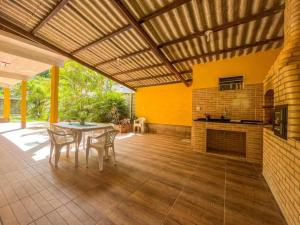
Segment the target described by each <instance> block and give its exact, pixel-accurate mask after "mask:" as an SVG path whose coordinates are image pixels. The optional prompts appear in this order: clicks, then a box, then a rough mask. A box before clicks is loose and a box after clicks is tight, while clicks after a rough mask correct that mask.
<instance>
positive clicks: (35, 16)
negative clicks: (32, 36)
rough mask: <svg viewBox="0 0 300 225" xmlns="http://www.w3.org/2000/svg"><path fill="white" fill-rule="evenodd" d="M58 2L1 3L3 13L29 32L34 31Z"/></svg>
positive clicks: (0, 9)
mask: <svg viewBox="0 0 300 225" xmlns="http://www.w3.org/2000/svg"><path fill="white" fill-rule="evenodd" d="M57 2H58V0H48V1H32V0H31V1H27V0H18V1H11V0H9V1H8V0H7V1H1V4H0V11H1V13H3V14H5V15H7V16H9V17H10V18H11V19H12V20H14V22H15V23H16V24H17V25H20V26H21V27H22V28H24V29H25V30H27V31H30V30H32V29H33V28H34V27H35V26H36V25H37V24H38V23H39V22H40V21H41V20H42V19H43V18H44V17H45V16H46V15H47V14H48V13H49V12H50V10H51V9H52V8H53V7H54V6H55V5H56V4H57Z"/></svg>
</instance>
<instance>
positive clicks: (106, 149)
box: [105, 147, 108, 160]
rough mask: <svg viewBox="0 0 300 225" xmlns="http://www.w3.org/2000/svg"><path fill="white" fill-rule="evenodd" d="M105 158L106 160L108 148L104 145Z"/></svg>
mask: <svg viewBox="0 0 300 225" xmlns="http://www.w3.org/2000/svg"><path fill="white" fill-rule="evenodd" d="M105 160H108V148H107V147H105Z"/></svg>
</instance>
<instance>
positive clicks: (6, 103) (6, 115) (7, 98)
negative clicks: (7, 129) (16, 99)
mask: <svg viewBox="0 0 300 225" xmlns="http://www.w3.org/2000/svg"><path fill="white" fill-rule="evenodd" d="M3 96H4V104H3V105H4V107H3V119H4V121H5V122H9V118H10V90H9V88H7V87H5V88H4V89H3Z"/></svg>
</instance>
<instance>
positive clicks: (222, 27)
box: [158, 5, 284, 48]
mask: <svg viewBox="0 0 300 225" xmlns="http://www.w3.org/2000/svg"><path fill="white" fill-rule="evenodd" d="M283 9H284V5H279V6H276V7H274V8H271V9H268V10H265V11H263V12H261V13H258V14H256V15H251V16H249V17H246V18H242V19H238V20H235V21H232V22H229V23H226V24H223V25H220V26H217V27H215V28H211V29H207V30H204V31H198V32H195V33H193V34H190V35H186V36H184V37H181V38H178V39H175V40H171V41H168V42H165V43H162V44H159V45H158V48H163V47H166V46H169V45H173V44H177V43H180V42H184V41H187V40H191V39H194V38H199V37H201V36H204V35H205V32H207V31H209V30H211V31H212V32H218V31H221V30H226V29H228V28H231V27H236V26H239V25H242V24H246V23H249V22H251V21H255V20H259V19H263V18H264V17H268V16H271V15H274V14H276V13H279V12H281V11H282V10H283Z"/></svg>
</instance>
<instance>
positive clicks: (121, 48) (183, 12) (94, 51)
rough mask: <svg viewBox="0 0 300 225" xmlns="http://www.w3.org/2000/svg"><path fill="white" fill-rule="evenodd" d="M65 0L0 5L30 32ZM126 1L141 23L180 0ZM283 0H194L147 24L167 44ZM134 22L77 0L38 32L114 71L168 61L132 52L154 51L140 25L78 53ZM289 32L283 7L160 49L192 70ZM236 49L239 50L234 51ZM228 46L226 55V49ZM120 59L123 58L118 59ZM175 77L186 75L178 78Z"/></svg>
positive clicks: (102, 5)
mask: <svg viewBox="0 0 300 225" xmlns="http://www.w3.org/2000/svg"><path fill="white" fill-rule="evenodd" d="M58 2H59V1H58V0H45V1H35V0H28V1H26V0H19V1H15V0H6V1H2V2H1V5H0V7H1V8H0V9H1V13H2V15H4V17H5V18H7V19H8V20H9V21H11V22H13V23H15V24H16V25H18V26H20V27H22V28H23V29H25V30H27V31H29V32H31V31H32V29H34V27H35V26H36V25H37V24H39V23H40V22H41V21H42V20H43V18H45V17H46V16H47V15H48V14H49V12H50V11H52V10H53V9H54V7H55V6H56V5H57V4H58ZM122 2H123V3H125V5H126V7H127V8H128V9H129V11H130V12H131V13H132V14H133V16H134V17H135V18H136V19H137V20H139V19H141V18H144V17H145V16H148V15H151V14H152V13H154V12H157V11H158V10H160V9H162V8H163V7H165V6H168V5H169V4H172V3H174V1H173V0H151V1H144V0H122ZM177 3H178V2H177ZM283 3H284V1H283V0H253V1H248V0H222V1H220V0H201V1H200V0H191V1H187V3H184V4H181V5H180V6H179V7H177V8H175V9H174V8H173V9H172V10H169V11H167V12H164V13H163V14H160V15H157V16H156V17H154V18H152V19H150V20H149V21H147V22H145V23H143V24H142V25H141V26H142V27H143V28H144V29H145V30H146V32H147V33H148V35H149V36H150V38H152V39H153V40H154V42H156V43H157V44H158V45H160V46H161V45H163V44H164V43H166V42H168V41H174V40H177V39H179V38H182V37H187V36H188V35H190V34H194V33H195V32H201V31H206V30H207V29H208V28H209V29H211V28H215V27H217V26H222V25H224V24H227V23H228V22H232V21H238V20H239V19H241V18H248V17H249V16H253V15H259V14H260V13H261V12H264V11H265V10H268V9H273V8H274V7H275V6H279V5H280V4H283ZM128 24H129V22H128V21H126V20H125V18H124V17H123V14H122V13H121V12H120V11H119V9H118V8H117V7H115V5H114V3H113V2H112V1H110V0H101V1H95V0H85V1H82V0H70V1H69V2H68V3H67V4H66V5H64V7H63V8H62V9H60V11H59V12H58V13H57V14H56V15H54V16H53V17H52V18H51V19H50V20H49V21H48V23H46V24H44V25H43V27H42V28H41V29H40V30H39V31H38V33H37V34H36V35H37V36H39V37H41V38H42V39H44V40H45V41H47V42H49V43H51V44H53V45H55V46H57V47H58V48H60V49H62V50H63V51H66V52H68V53H72V52H74V51H75V56H76V57H78V58H80V59H81V60H82V61H84V62H86V63H88V64H89V65H94V66H95V65H98V69H100V70H102V71H104V72H106V73H107V74H111V75H113V74H118V73H120V72H121V71H123V72H126V71H128V70H133V69H137V68H143V67H146V68H148V67H149V66H151V65H157V64H161V63H162V61H161V60H160V57H158V56H157V54H156V53H155V52H153V51H148V52H144V53H140V54H133V53H136V52H139V51H141V50H144V49H148V48H150V46H148V44H147V43H146V42H145V40H144V38H143V37H142V36H140V34H139V33H138V32H137V31H136V30H135V29H134V28H131V29H129V30H127V31H123V32H121V33H118V35H115V36H113V37H111V38H110V39H107V40H105V41H103V42H101V43H99V44H97V45H96V46H93V47H90V48H87V49H85V50H82V51H78V52H76V50H78V49H81V48H83V47H86V46H88V45H89V44H91V43H93V42H95V41H96V40H99V38H101V37H104V36H106V35H107V34H111V33H113V32H115V31H117V30H119V29H120V28H124V27H125V26H128ZM124 30H125V29H124ZM283 35H284V33H283V12H280V13H277V14H274V15H270V16H268V17H264V18H263V19H258V20H253V21H249V22H247V23H245V22H244V23H242V24H239V25H236V26H232V27H229V28H227V29H223V30H219V31H218V32H215V33H212V34H210V35H209V36H205V35H203V36H201V37H199V36H198V37H194V38H193V39H188V40H185V41H182V42H177V43H176V44H172V45H167V46H164V47H162V48H161V51H162V52H163V54H164V55H165V56H166V58H167V59H168V60H169V61H173V62H174V66H175V68H176V69H177V70H178V72H183V71H189V70H191V69H192V66H193V64H195V63H206V62H209V61H215V60H220V59H223V58H230V57H234V56H239V55H244V54H249V53H251V52H257V51H264V50H266V49H269V48H275V47H278V46H280V44H281V43H282V41H280V40H279V41H277V42H274V43H267V44H265V45H261V46H260V45H258V46H256V45H253V44H255V43H258V44H259V43H260V42H261V41H263V40H267V39H272V38H275V37H282V36H283ZM245 45H248V46H249V47H248V48H247V49H244V50H243V49H238V47H243V46H245ZM230 49H231V51H232V50H234V51H232V52H227V51H228V50H230ZM222 50H225V51H226V52H223V53H222ZM126 56H128V57H126ZM129 56H130V57H129ZM118 58H119V59H121V60H117V59H118ZM104 62H106V63H104ZM162 68H163V69H162ZM170 73H171V72H170V71H169V69H167V68H166V67H165V66H164V67H160V68H151V69H147V70H146V69H145V70H144V71H143V70H142V71H135V72H131V73H129V74H120V75H118V76H117V77H118V79H120V80H121V81H122V80H123V81H126V80H128V78H131V77H133V78H134V79H140V78H146V77H150V78H149V79H150V80H146V81H145V80H142V81H135V82H134V85H135V86H139V85H138V84H140V85H156V84H160V83H161V82H170V80H171V81H174V79H173V78H172V76H168V77H159V78H155V79H154V78H152V77H151V76H154V75H155V76H159V75H163V74H170ZM182 76H183V77H184V78H185V79H190V78H191V74H190V73H187V74H183V75H182ZM176 79H179V78H178V77H177V76H176Z"/></svg>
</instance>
